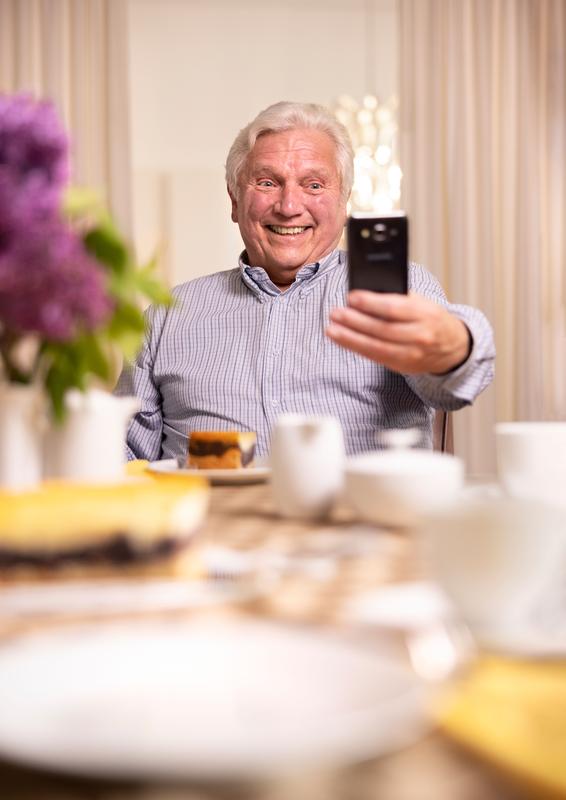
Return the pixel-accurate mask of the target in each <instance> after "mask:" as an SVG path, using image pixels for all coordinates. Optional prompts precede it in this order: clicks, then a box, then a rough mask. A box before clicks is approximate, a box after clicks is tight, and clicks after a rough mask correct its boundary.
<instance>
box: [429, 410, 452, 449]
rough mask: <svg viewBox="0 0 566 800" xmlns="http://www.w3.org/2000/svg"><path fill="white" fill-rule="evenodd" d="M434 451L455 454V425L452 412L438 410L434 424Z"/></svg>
mask: <svg viewBox="0 0 566 800" xmlns="http://www.w3.org/2000/svg"><path fill="white" fill-rule="evenodd" d="M432 449H433V450H437V451H438V452H439V453H451V454H452V455H453V454H454V425H453V421H452V414H451V413H450V411H442V410H441V409H438V410H437V411H436V412H435V414H434V420H433V423H432Z"/></svg>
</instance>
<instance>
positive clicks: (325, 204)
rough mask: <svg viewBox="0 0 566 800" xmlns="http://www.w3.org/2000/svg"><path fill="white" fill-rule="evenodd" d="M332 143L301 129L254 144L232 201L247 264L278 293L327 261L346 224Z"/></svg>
mask: <svg viewBox="0 0 566 800" xmlns="http://www.w3.org/2000/svg"><path fill="white" fill-rule="evenodd" d="M341 189H342V187H341V182H340V174H339V172H338V165H337V162H336V149H335V145H334V142H333V141H332V139H331V138H330V136H328V134H326V133H324V132H323V131H319V130H314V129H310V128H305V129H302V128H299V129H294V130H289V131H283V132H281V133H265V134H263V135H262V136H260V137H259V138H258V140H257V141H256V143H255V146H254V148H253V150H252V151H251V152H250V154H249V155H248V157H247V159H246V163H245V164H244V167H243V169H242V172H241V173H240V177H239V180H238V194H237V197H233V196H232V195H230V197H231V200H232V220H233V221H234V222H237V223H238V225H239V227H240V233H241V235H242V239H243V240H244V244H245V246H246V251H247V254H248V263H249V264H250V265H251V266H254V267H263V268H264V269H265V270H266V272H267V273H268V275H269V277H270V278H271V280H272V281H273V282H274V283H275V284H276V285H277V286H279V288H281V289H285V288H287V287H288V286H290V285H291V283H292V282H293V280H294V278H295V275H296V273H297V271H298V270H299V269H300V268H301V267H302V266H304V265H305V264H312V263H313V262H315V261H319V260H320V259H321V258H323V257H324V256H326V255H328V253H330V252H331V251H332V250H333V249H334V248H335V247H336V245H337V244H338V241H339V239H340V236H341V234H342V229H343V227H344V223H345V220H346V202H345V200H344V198H343V197H342V191H341Z"/></svg>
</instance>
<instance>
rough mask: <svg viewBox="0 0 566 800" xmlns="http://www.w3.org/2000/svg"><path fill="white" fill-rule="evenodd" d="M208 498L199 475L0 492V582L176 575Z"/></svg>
mask: <svg viewBox="0 0 566 800" xmlns="http://www.w3.org/2000/svg"><path fill="white" fill-rule="evenodd" d="M208 499H209V489H208V482H207V481H206V480H204V479H202V478H200V477H198V476H195V477H188V476H183V478H177V477H170V476H167V477H164V479H159V480H150V479H146V480H144V479H140V480H133V481H132V482H129V483H122V484H112V485H75V484H70V483H62V482H61V483H58V482H53V483H50V484H49V483H46V484H44V485H42V486H41V487H40V488H38V489H36V490H34V491H28V492H20V493H10V492H0V582H2V581H3V580H4V581H5V580H12V579H21V578H25V579H30V578H31V579H42V578H49V577H81V578H87V577H90V576H96V577H116V576H120V577H122V576H124V575H128V574H132V575H159V576H167V575H169V576H171V575H177V574H181V575H182V574H184V573H185V572H186V570H187V569H189V571H190V563H189V562H190V558H188V551H189V547H188V546H189V545H190V543H191V540H192V539H193V536H194V534H195V532H196V531H197V529H198V528H199V527H200V526H201V524H202V523H203V521H204V519H205V517H206V512H207V508H208Z"/></svg>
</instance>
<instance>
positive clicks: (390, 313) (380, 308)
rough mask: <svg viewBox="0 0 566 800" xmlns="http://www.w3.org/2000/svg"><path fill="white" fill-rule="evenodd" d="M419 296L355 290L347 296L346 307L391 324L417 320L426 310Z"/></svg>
mask: <svg viewBox="0 0 566 800" xmlns="http://www.w3.org/2000/svg"><path fill="white" fill-rule="evenodd" d="M422 301H423V298H422V297H420V296H419V295H405V294H388V293H385V292H368V291H364V290H362V289H356V290H354V291H352V292H350V293H349V295H348V305H349V306H350V307H351V308H355V309H357V310H358V311H362V312H363V313H364V314H370V315H372V316H375V317H380V318H381V319H385V320H390V321H392V322H409V321H412V320H418V319H420V318H421V317H422V315H423V313H426V311H427V310H428V308H427V307H428V303H425V304H424V305H423V302H422Z"/></svg>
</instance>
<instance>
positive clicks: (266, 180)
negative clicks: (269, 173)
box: [258, 178, 275, 186]
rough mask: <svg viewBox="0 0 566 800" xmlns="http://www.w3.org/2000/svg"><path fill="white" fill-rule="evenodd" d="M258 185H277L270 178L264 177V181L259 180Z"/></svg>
mask: <svg viewBox="0 0 566 800" xmlns="http://www.w3.org/2000/svg"><path fill="white" fill-rule="evenodd" d="M258 186H275V184H274V183H273V181H270V180H269V178H264V179H263V180H262V181H258Z"/></svg>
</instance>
